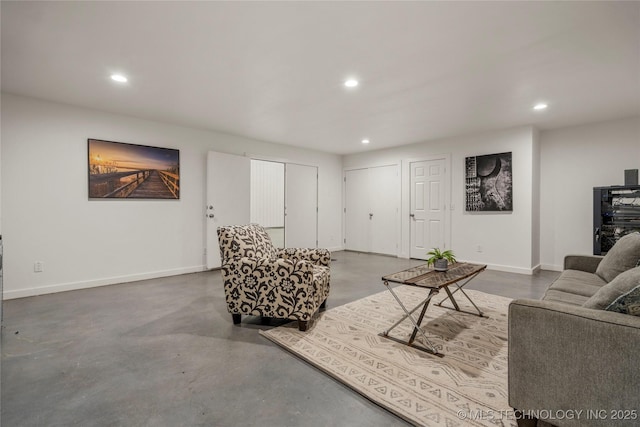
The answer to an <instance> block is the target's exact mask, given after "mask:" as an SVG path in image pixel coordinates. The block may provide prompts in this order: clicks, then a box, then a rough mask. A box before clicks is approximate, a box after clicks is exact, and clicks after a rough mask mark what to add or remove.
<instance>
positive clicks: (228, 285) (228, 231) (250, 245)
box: [218, 224, 331, 331]
mask: <svg viewBox="0 0 640 427" xmlns="http://www.w3.org/2000/svg"><path fill="white" fill-rule="evenodd" d="M218 242H219V244H220V255H221V258H222V279H223V280H224V293H225V297H226V301H227V308H228V310H229V313H231V315H232V316H233V323H234V324H236V325H237V324H239V323H240V319H241V316H242V315H243V314H247V315H257V316H263V317H274V318H279V319H294V320H297V321H298V328H299V329H300V330H301V331H306V330H307V327H308V324H309V320H311V318H312V317H313V315H314V314H315V312H316V311H318V309H319V308H321V307H324V306H325V303H326V299H327V296H329V276H330V272H329V263H330V261H331V254H330V252H329V251H328V250H327V249H298V248H287V249H276V248H274V247H273V243H271V238H270V237H269V235H268V234H267V232H266V231H265V229H264V228H263V227H261V226H260V225H257V224H249V225H234V226H225V227H218Z"/></svg>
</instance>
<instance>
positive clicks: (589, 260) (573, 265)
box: [564, 255, 604, 273]
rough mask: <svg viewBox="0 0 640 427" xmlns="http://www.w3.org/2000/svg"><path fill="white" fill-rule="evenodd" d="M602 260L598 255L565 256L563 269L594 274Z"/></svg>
mask: <svg viewBox="0 0 640 427" xmlns="http://www.w3.org/2000/svg"><path fill="white" fill-rule="evenodd" d="M602 258H604V257H602V256H598V255H567V256H565V257H564V269H565V270H579V271H584V272H587V273H595V272H596V270H597V269H598V264H600V261H602Z"/></svg>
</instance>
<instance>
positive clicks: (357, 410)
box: [1, 252, 558, 427]
mask: <svg viewBox="0 0 640 427" xmlns="http://www.w3.org/2000/svg"><path fill="white" fill-rule="evenodd" d="M333 256H334V258H335V259H336V261H334V262H333V263H332V264H331V269H332V271H331V294H330V296H329V299H328V308H329V309H330V308H331V307H336V306H339V305H342V304H345V303H347V302H350V301H353V300H356V299H359V298H362V297H364V296H367V295H371V294H373V293H377V292H381V291H383V290H384V288H383V285H382V283H381V281H380V277H381V276H382V275H384V274H388V273H392V272H395V271H399V270H402V269H405V268H408V267H410V266H413V265H417V264H420V263H421V262H420V261H416V260H406V259H397V258H392V257H385V256H377V255H367V254H359V253H353V252H337V253H334V254H333ZM557 275H558V273H555V272H547V271H543V272H541V273H539V274H537V275H534V276H525V275H518V274H511V273H501V272H495V271H485V272H484V273H482V274H481V275H480V276H478V277H477V278H476V279H475V280H474V281H473V282H471V283H470V284H469V286H468V288H470V289H472V288H473V289H479V290H482V291H484V292H488V293H494V294H499V295H504V296H507V297H512V298H522V297H524V298H539V297H540V296H541V295H542V293H543V291H544V289H545V288H546V286H547V285H548V284H549V283H550V282H551V281H552V280H553V279H554V278H555V277H556V276H557ZM281 323H282V322H280V324H281ZM277 324H278V322H273V323H272V324H271V325H261V324H260V319H259V318H256V317H250V316H248V317H244V318H243V322H242V324H241V326H239V327H238V326H233V324H232V322H231V315H230V314H228V313H227V311H226V306H225V302H224V295H223V290H222V280H221V278H220V273H219V272H217V271H214V272H205V273H196V274H189V275H184V276H175V277H169V278H163V279H155V280H146V281H140V282H135V283H128V284H122V285H113V286H105V287H101V288H93V289H86V290H79V291H72V292H64V293H58V294H50V295H44V296H39V297H31V298H23V299H17V300H9V301H5V303H4V328H3V330H2V372H1V373H2V394H1V397H2V402H1V403H2V405H1V408H2V425H3V426H7V427H10V426H172V427H173V426H363V427H365V426H366V427H372V426H385V427H386V426H406V425H407V424H406V423H405V422H404V421H402V420H401V419H399V418H397V417H396V416H394V415H392V414H390V413H388V412H386V411H385V410H384V409H381V408H380V407H378V406H377V405H375V404H373V403H371V402H370V401H369V400H367V399H365V398H363V397H361V396H360V395H359V394H357V393H355V392H353V391H351V390H350V389H349V388H347V387H345V386H343V385H342V384H340V383H339V382H337V381H335V380H333V379H332V378H330V377H328V376H327V375H325V374H323V373H321V372H320V371H319V370H317V369H315V368H313V367H312V366H310V365H308V364H306V363H305V362H303V361H301V360H299V359H297V358H296V357H295V356H292V355H291V354H289V353H288V352H286V351H284V350H282V349H280V348H279V347H277V346H276V345H274V344H272V343H271V342H270V341H268V340H266V339H265V338H263V337H261V336H260V335H258V330H259V329H268V328H272V327H275V326H277Z"/></svg>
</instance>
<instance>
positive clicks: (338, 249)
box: [327, 246, 344, 252]
mask: <svg viewBox="0 0 640 427" xmlns="http://www.w3.org/2000/svg"><path fill="white" fill-rule="evenodd" d="M327 249H328V250H329V252H340V251H344V248H343V247H342V246H334V247H332V248H327Z"/></svg>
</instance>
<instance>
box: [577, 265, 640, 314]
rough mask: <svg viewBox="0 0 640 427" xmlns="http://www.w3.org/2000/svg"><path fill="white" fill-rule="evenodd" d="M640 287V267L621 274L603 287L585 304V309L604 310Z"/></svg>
mask: <svg viewBox="0 0 640 427" xmlns="http://www.w3.org/2000/svg"><path fill="white" fill-rule="evenodd" d="M639 285H640V267H636V268H632V269H630V270H627V271H625V272H624V273H621V274H619V275H618V276H617V277H616V278H615V279H613V280H612V281H611V282H609V283H607V284H606V285H605V286H603V287H602V288H601V289H600V290H599V291H598V292H596V293H595V294H594V295H593V296H592V297H591V298H589V299H588V300H587V301H586V302H585V303H584V304H583V307H586V308H595V309H598V310H604V309H606V308H607V307H609V305H611V304H612V303H613V302H614V301H615V300H617V299H618V298H619V297H620V296H622V295H624V294H626V293H627V292H629V291H631V290H632V289H633V288H636V287H637V286H639Z"/></svg>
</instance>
